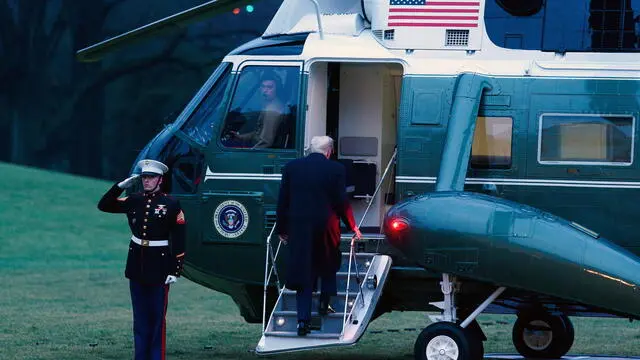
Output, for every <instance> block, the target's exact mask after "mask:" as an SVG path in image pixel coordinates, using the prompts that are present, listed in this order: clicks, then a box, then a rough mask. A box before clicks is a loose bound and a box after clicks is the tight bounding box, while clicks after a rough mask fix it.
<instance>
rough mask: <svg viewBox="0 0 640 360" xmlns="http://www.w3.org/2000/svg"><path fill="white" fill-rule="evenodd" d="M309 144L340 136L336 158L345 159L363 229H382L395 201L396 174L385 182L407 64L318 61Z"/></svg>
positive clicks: (312, 69) (311, 86) (313, 69)
mask: <svg viewBox="0 0 640 360" xmlns="http://www.w3.org/2000/svg"><path fill="white" fill-rule="evenodd" d="M308 69H309V70H308V72H309V80H308V87H307V97H306V101H307V113H306V119H305V139H304V140H305V144H309V142H310V140H311V138H312V137H313V136H317V135H325V134H326V135H329V136H331V137H332V138H333V139H334V141H335V144H334V155H333V156H334V158H335V159H336V160H337V161H339V162H341V163H342V164H343V165H345V168H346V172H347V179H346V180H347V193H348V194H349V197H350V199H351V205H352V207H353V210H354V216H355V218H356V220H357V221H360V219H362V217H363V216H364V215H365V210H366V208H367V206H368V204H369V202H370V201H372V202H373V203H372V206H371V208H370V210H369V212H368V213H367V215H366V218H365V219H364V221H363V223H362V228H361V231H362V232H363V233H369V234H373V233H380V226H381V224H382V218H383V216H384V214H385V213H386V210H387V208H388V207H389V206H391V205H393V203H394V201H395V200H394V199H395V196H394V193H395V191H394V189H395V180H394V176H393V174H392V173H391V174H389V175H388V176H387V177H386V179H384V181H383V183H382V184H381V185H380V194H379V195H378V196H376V198H375V199H374V198H372V196H373V194H374V191H375V189H376V186H377V185H378V183H379V182H380V181H381V180H382V174H383V171H384V169H385V167H386V165H387V164H388V163H389V161H391V158H392V155H393V152H394V149H395V147H396V145H397V126H398V123H397V114H398V112H399V109H400V94H401V83H402V74H403V68H402V66H401V65H399V64H393V63H352V62H324V61H317V62H314V63H312V64H311V65H309V66H308Z"/></svg>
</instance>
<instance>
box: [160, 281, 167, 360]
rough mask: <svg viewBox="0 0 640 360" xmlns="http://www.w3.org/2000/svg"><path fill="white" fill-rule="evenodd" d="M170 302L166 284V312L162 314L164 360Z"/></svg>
mask: <svg viewBox="0 0 640 360" xmlns="http://www.w3.org/2000/svg"><path fill="white" fill-rule="evenodd" d="M168 304H169V285H165V286H164V313H163V315H162V352H161V354H162V360H165V356H166V352H167V306H168Z"/></svg>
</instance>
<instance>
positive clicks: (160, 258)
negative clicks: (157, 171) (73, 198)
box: [98, 163, 185, 360]
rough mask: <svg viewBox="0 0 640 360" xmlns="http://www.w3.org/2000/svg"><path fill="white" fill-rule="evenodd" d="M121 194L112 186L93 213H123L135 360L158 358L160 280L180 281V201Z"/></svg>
mask: <svg viewBox="0 0 640 360" xmlns="http://www.w3.org/2000/svg"><path fill="white" fill-rule="evenodd" d="M160 164H161V163H160ZM165 168H166V167H165ZM163 173H164V171H163ZM143 174H145V167H143ZM122 191H123V189H121V188H120V187H118V184H115V185H114V186H113V187H112V188H111V189H109V191H107V193H106V194H105V195H104V196H103V197H102V199H100V202H99V203H98V209H100V210H101V211H105V212H109V213H125V214H127V218H128V220H129V227H130V228H131V233H132V236H131V241H130V242H129V255H128V256H127V264H126V269H125V276H126V277H127V278H128V279H129V287H130V290H131V303H132V306H133V332H134V343H135V359H136V360H142V359H144V360H147V359H154V360H155V359H162V360H163V359H164V358H165V336H166V331H165V315H166V311H167V301H168V295H169V286H170V285H169V284H165V282H166V281H167V276H168V275H173V276H175V277H179V276H180V272H181V270H182V266H183V259H184V248H185V218H184V213H183V212H182V209H181V207H180V203H179V201H178V200H177V199H175V198H173V197H171V196H169V195H167V194H164V193H161V192H154V193H144V192H143V193H135V194H131V195H130V196H129V197H123V198H118V196H120V194H121V193H122Z"/></svg>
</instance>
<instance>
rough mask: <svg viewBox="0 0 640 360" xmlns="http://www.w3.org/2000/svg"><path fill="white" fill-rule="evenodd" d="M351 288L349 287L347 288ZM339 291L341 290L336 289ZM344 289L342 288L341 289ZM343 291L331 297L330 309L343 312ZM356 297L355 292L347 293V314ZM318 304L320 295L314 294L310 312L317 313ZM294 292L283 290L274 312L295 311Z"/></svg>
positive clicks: (344, 295) (344, 293) (344, 294)
mask: <svg viewBox="0 0 640 360" xmlns="http://www.w3.org/2000/svg"><path fill="white" fill-rule="evenodd" d="M349 287H351V286H349ZM338 289H341V288H338ZM343 289H344V288H343ZM346 294H347V293H346V292H345V291H338V295H336V296H332V297H331V301H330V303H331V307H332V308H333V309H334V310H335V311H337V312H338V311H339V312H343V311H344V300H345V298H346ZM357 295H358V293H357V290H356V291H350V292H349V298H348V299H349V300H348V301H347V312H348V311H351V307H352V306H353V302H354V301H355V299H356V296H357ZM319 303H320V293H319V292H314V293H313V298H312V299H311V311H312V312H313V311H317V309H318V306H319ZM296 309H297V306H296V292H295V291H292V290H288V289H285V290H283V292H282V295H281V296H280V301H279V302H278V304H277V305H276V311H296Z"/></svg>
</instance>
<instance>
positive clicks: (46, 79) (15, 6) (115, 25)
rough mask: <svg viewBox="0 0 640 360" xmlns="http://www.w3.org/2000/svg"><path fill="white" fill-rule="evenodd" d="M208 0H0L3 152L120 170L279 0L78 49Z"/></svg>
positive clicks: (31, 160) (54, 164) (41, 162)
mask: <svg viewBox="0 0 640 360" xmlns="http://www.w3.org/2000/svg"><path fill="white" fill-rule="evenodd" d="M205 2H206V1H203V0H199V1H198V0H153V1H152V0H0V130H1V131H0V161H5V162H12V163H16V164H23V165H29V166H35V167H40V168H45V169H51V170H55V171H61V172H70V173H74V174H80V175H85V176H91V177H97V178H105V179H112V180H114V179H118V178H120V177H123V176H126V175H127V173H128V171H129V170H130V168H131V165H132V163H133V161H134V159H135V157H136V155H137V153H138V151H139V150H141V149H142V148H143V147H144V145H145V144H146V143H147V142H148V141H149V140H151V138H152V137H153V136H154V135H155V134H156V133H157V132H158V131H159V130H161V129H162V128H163V127H164V126H165V125H166V124H168V123H170V122H172V121H173V120H174V119H175V117H176V116H177V115H178V114H179V112H180V111H181V110H182V107H183V106H184V105H186V103H187V102H188V101H189V100H190V98H191V97H192V96H193V95H194V94H195V93H196V92H197V90H198V89H199V87H200V86H202V85H203V84H204V82H205V80H206V79H207V78H208V77H209V76H210V75H211V73H212V71H213V70H214V69H215V67H216V66H217V65H218V63H219V62H220V60H221V59H222V58H223V57H224V55H225V54H226V53H227V52H229V51H230V50H232V49H233V48H235V47H236V46H238V45H240V44H242V43H244V42H246V41H249V40H251V39H253V38H255V37H258V36H260V35H261V34H262V33H263V31H264V29H265V28H266V27H267V25H268V24H269V21H270V19H271V17H272V16H273V14H274V13H275V12H276V11H277V9H278V7H279V5H280V3H281V0H256V1H254V2H253V3H252V5H253V6H254V8H255V10H254V12H252V13H249V12H247V11H246V8H245V7H244V6H243V7H242V8H241V9H242V10H241V12H240V13H239V14H237V15H234V14H233V13H232V12H229V13H224V14H221V15H217V16H215V17H213V18H211V19H210V20H206V21H202V22H199V23H194V24H191V25H189V26H188V27H186V28H185V29H184V30H176V31H174V32H170V33H165V34H162V35H159V36H158V37H157V38H154V39H152V40H149V41H144V42H140V43H137V44H135V45H133V46H131V47H127V48H126V49H124V50H121V51H118V52H115V53H112V54H110V55H108V56H107V57H105V58H104V59H103V60H102V61H100V62H94V63H80V62H78V61H77V60H76V59H75V52H76V51H77V50H79V49H82V48H84V47H87V46H90V45H92V44H94V43H97V42H100V41H102V40H105V39H107V38H109V37H112V36H115V35H118V34H120V33H123V32H125V31H129V30H132V29H134V28H137V27H139V26H142V25H145V24H147V23H150V22H152V21H156V20H159V19H162V18H164V17H166V16H170V15H172V14H174V13H176V12H179V11H183V10H186V9H189V8H191V7H193V6H196V5H200V4H202V3H205Z"/></svg>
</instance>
